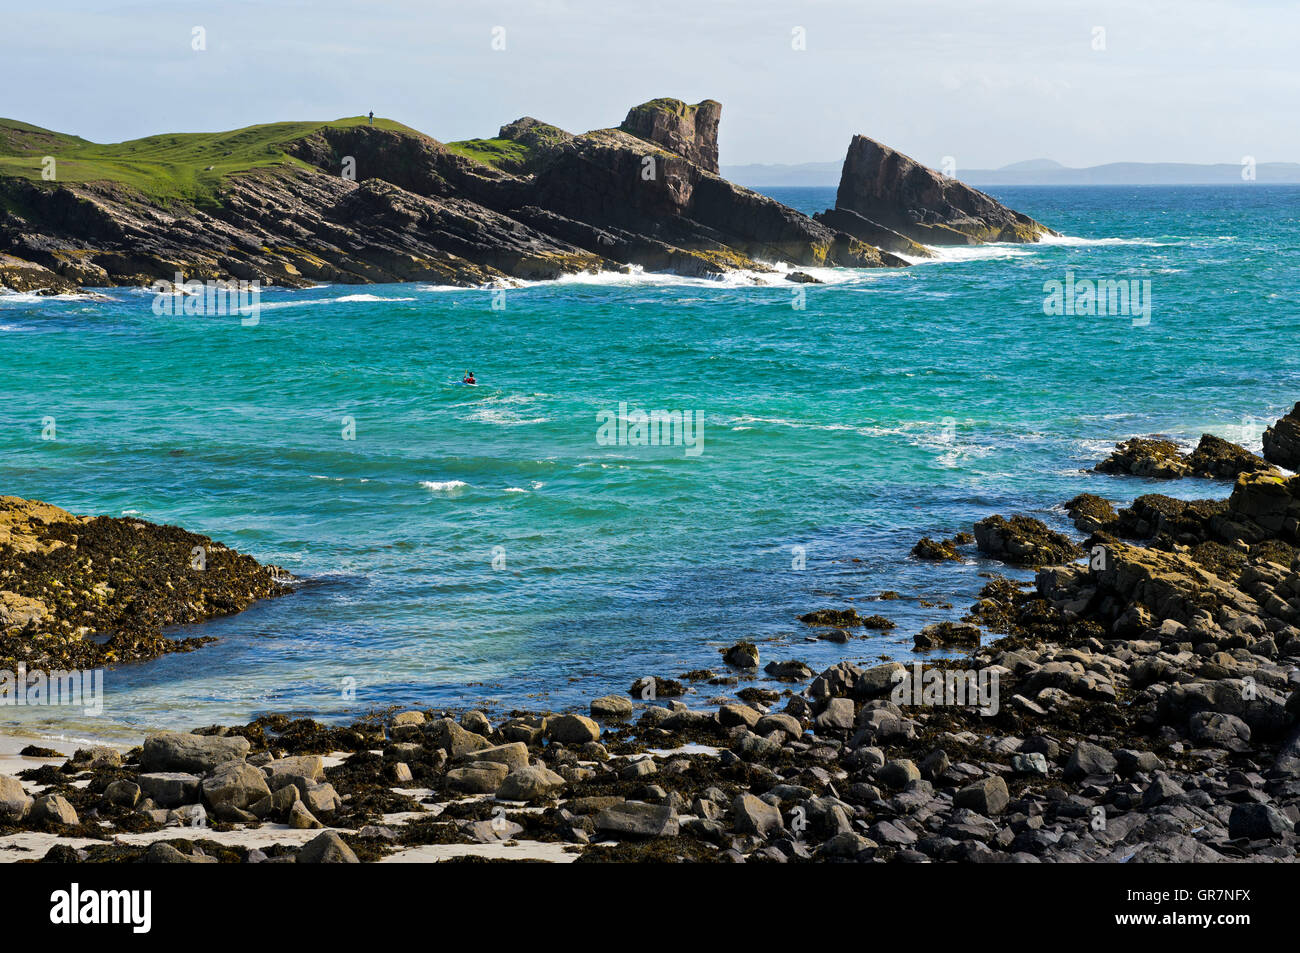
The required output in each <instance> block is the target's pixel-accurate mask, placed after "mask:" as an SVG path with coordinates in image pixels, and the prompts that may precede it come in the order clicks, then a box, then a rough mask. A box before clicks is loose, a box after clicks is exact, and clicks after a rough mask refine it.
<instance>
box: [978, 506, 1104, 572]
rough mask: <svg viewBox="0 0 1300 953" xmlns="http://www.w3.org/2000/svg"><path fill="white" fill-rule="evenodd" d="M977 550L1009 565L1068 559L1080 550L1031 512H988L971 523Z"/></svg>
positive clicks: (1046, 563)
mask: <svg viewBox="0 0 1300 953" xmlns="http://www.w3.org/2000/svg"><path fill="white" fill-rule="evenodd" d="M975 545H976V546H977V547H978V548H979V551H980V552H981V553H984V554H985V555H986V556H992V557H993V558H994V559H1000V560H1002V562H1004V563H1009V564H1011V565H1013V566H1026V567H1029V568H1037V567H1041V566H1056V565H1060V564H1061V563H1067V562H1070V561H1071V560H1073V559H1077V558H1078V557H1079V556H1081V555H1082V554H1083V551H1082V550H1081V549H1080V548H1079V547H1078V546H1076V545H1075V544H1074V543H1072V542H1071V541H1070V540H1069V539H1068V538H1067V537H1065V536H1063V535H1061V534H1060V533H1058V532H1055V531H1054V530H1050V529H1048V528H1047V526H1046V525H1045V524H1044V523H1043V521H1042V520H1037V519H1034V518H1033V517H1032V516H1013V517H1011V519H1009V520H1008V519H1005V518H1003V517H1001V516H997V515H994V516H989V517H986V518H984V519H982V520H980V521H979V522H978V523H976V524H975Z"/></svg>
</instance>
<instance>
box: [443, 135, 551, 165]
mask: <svg viewBox="0 0 1300 953" xmlns="http://www.w3.org/2000/svg"><path fill="white" fill-rule="evenodd" d="M443 145H445V146H446V147H447V148H448V149H449V150H450V151H452V152H454V153H456V154H457V155H462V156H464V157H465V158H467V159H473V160H474V161H475V162H481V163H483V164H484V165H490V166H492V167H493V168H494V169H500V170H501V171H503V172H518V171H519V170H521V169H523V168H525V167H526V166H527V165H528V162H529V160H531V159H532V158H533V153H534V150H533V149H532V148H531V147H530V146H526V145H524V144H523V143H522V142H515V141H514V140H512V139H465V140H463V141H461V142H446V143H443Z"/></svg>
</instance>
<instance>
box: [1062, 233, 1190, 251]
mask: <svg viewBox="0 0 1300 953" xmlns="http://www.w3.org/2000/svg"><path fill="white" fill-rule="evenodd" d="M1037 244H1039V245H1147V246H1150V247H1153V248H1169V247H1172V246H1174V245H1176V244H1178V243H1177V242H1158V241H1156V240H1155V239H1154V238H1083V237H1081V236H1078V235H1044V236H1042V237H1041V238H1040V239H1039V240H1038V242H1037Z"/></svg>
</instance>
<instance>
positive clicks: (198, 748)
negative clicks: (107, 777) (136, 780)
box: [140, 731, 251, 774]
mask: <svg viewBox="0 0 1300 953" xmlns="http://www.w3.org/2000/svg"><path fill="white" fill-rule="evenodd" d="M250 747H251V745H249V743H248V739H247V738H241V737H239V736H238V735H235V736H232V737H221V736H219V735H190V734H186V733H184V732H180V731H156V732H153V733H152V734H150V735H148V736H147V737H146V738H145V741H144V748H143V749H142V751H141V752H140V768H141V770H144V771H186V772H190V773H193V774H206V773H207V772H209V771H211V770H212V769H213V768H215V767H217V765H219V764H224V763H225V762H227V761H243V760H244V758H245V757H246V756H247V755H248V749H249V748H250Z"/></svg>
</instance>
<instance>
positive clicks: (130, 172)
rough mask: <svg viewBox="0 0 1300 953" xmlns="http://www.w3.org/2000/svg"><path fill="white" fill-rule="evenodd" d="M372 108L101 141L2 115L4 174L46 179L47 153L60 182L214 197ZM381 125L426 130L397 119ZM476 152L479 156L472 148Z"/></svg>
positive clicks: (0, 169)
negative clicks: (319, 118) (293, 147)
mask: <svg viewBox="0 0 1300 953" xmlns="http://www.w3.org/2000/svg"><path fill="white" fill-rule="evenodd" d="M368 123H369V120H368V119H367V118H366V117H365V116H351V117H349V118H346V119H336V120H335V121H333V122H272V123H265V124H263V125H258V126H246V127H244V128H243V129H234V130H231V131H229V132H188V133H170V134H167V135H161V136H148V137H146V138H144V139H132V140H129V141H127V142H116V143H108V144H101V143H96V142H88V141H87V140H85V139H82V138H79V137H78V136H68V135H64V134H62V133H58V132H52V131H50V130H48V129H41V128H40V127H38V126H32V125H29V124H27V123H24V122H18V121H17V120H14V119H0V175H9V176H17V177H20V178H26V179H32V180H34V181H40V180H41V160H42V159H43V158H44V157H45V156H47V155H48V156H53V157H54V158H55V160H56V162H57V176H58V183H59V184H62V185H79V184H84V183H87V182H117V183H121V184H122V185H126V186H129V187H131V188H133V189H135V190H137V191H138V192H140V193H141V194H142V195H143V196H144V197H145V198H147V199H149V200H151V201H154V202H157V203H159V204H166V203H167V202H169V201H172V200H176V199H181V200H185V201H189V202H194V203H196V204H205V203H207V202H210V201H212V199H213V197H214V196H215V195H216V193H217V191H218V186H219V185H220V183H221V181H222V179H224V178H225V177H226V176H228V175H232V174H234V173H237V172H247V171H249V170H252V169H257V168H262V167H266V166H279V165H293V166H300V167H302V168H309V166H308V165H307V164H306V163H305V162H303V161H302V160H300V159H296V158H294V157H293V156H291V155H289V154H288V153H287V152H286V151H285V147H286V146H287V145H289V144H290V143H292V142H294V141H296V140H298V139H302V138H304V137H306V136H309V135H311V134H312V133H314V132H316V131H318V130H320V129H325V128H336V129H342V128H348V127H351V126H364V125H368ZM375 128H377V129H387V130H392V131H398V132H405V133H409V134H411V135H416V136H423V133H420V132H418V131H417V130H414V129H411V128H410V127H409V126H405V125H403V124H402V123H400V122H395V121H393V120H391V119H378V118H376V119H375ZM470 157H471V158H474V157H473V156H472V155H471V156H470Z"/></svg>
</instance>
